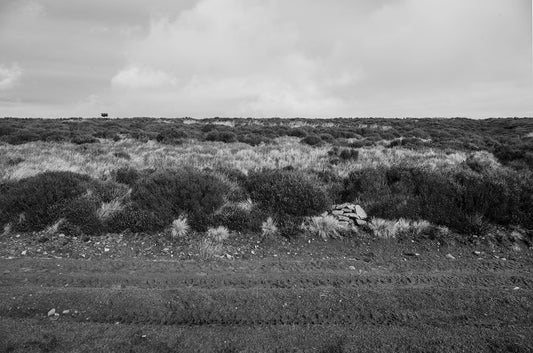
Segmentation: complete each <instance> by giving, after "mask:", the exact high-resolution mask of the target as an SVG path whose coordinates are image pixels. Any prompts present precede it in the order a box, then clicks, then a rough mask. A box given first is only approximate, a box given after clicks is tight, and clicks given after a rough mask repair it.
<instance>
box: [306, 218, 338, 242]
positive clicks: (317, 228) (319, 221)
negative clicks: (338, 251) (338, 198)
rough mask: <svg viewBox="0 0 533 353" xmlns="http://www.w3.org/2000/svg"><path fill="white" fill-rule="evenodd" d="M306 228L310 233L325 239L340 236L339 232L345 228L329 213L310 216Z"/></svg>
mask: <svg viewBox="0 0 533 353" xmlns="http://www.w3.org/2000/svg"><path fill="white" fill-rule="evenodd" d="M306 228H307V230H308V231H309V232H310V233H311V234H313V235H318V236H319V237H321V238H322V239H323V240H325V241H327V240H328V239H338V238H341V234H340V232H341V231H342V230H344V229H345V227H344V226H343V225H342V224H341V223H340V222H339V220H338V219H336V218H335V217H333V216H331V215H327V216H324V217H323V216H317V217H311V218H310V219H309V221H308V223H307V225H306Z"/></svg>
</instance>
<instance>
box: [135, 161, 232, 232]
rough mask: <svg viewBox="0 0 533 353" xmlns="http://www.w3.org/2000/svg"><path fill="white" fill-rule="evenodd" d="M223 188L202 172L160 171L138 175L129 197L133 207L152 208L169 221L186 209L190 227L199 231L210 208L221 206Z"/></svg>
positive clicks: (217, 181) (225, 189) (208, 219)
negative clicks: (143, 175) (148, 174)
mask: <svg viewBox="0 0 533 353" xmlns="http://www.w3.org/2000/svg"><path fill="white" fill-rule="evenodd" d="M226 192H227V186H226V185H225V184H224V183H222V182H221V181H220V180H219V179H218V178H215V177H214V176H212V175H210V174H208V173H205V172H199V171H195V170H183V171H179V172H172V171H162V172H156V173H154V174H152V175H150V176H147V177H144V178H142V179H140V180H139V181H138V182H137V183H136V184H135V185H134V187H133V191H132V195H131V199H132V201H133V204H134V205H135V208H136V209H139V210H149V211H151V212H154V213H155V214H157V216H158V217H159V218H161V219H164V220H168V221H169V223H170V221H172V219H174V218H177V217H178V216H179V215H180V214H182V213H186V214H187V215H188V218H189V222H190V225H191V227H192V228H193V229H195V230H200V231H203V230H205V229H206V228H207V226H209V225H210V217H211V216H212V215H213V213H214V211H215V210H216V209H218V208H219V207H220V206H222V204H223V202H224V195H225V194H226Z"/></svg>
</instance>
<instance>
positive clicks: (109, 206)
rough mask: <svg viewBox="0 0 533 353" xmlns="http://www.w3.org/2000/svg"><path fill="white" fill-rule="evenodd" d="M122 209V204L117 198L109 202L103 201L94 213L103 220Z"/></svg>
mask: <svg viewBox="0 0 533 353" xmlns="http://www.w3.org/2000/svg"><path fill="white" fill-rule="evenodd" d="M122 210H124V205H123V204H122V202H121V201H120V200H119V199H115V200H111V201H110V202H103V203H102V204H101V205H100V208H98V210H97V211H96V215H97V216H98V218H99V219H100V220H101V221H105V220H106V219H109V218H110V217H111V216H113V215H114V214H117V213H118V212H121V211H122Z"/></svg>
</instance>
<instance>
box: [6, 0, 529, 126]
mask: <svg viewBox="0 0 533 353" xmlns="http://www.w3.org/2000/svg"><path fill="white" fill-rule="evenodd" d="M531 15H532V11H531V0H364V1H363V0H333V1H322V0H181V1H172V0H161V1H144V0H120V1H116V0H113V1H110V0H92V1H81V0H33V1H25V0H22V1H21V0H0V48H1V49H0V116H21V117H22V116H34V117H40V116H54V117H56V116H57V117H68V116H86V117H90V116H96V115H98V114H99V113H100V112H108V113H109V114H110V115H111V116H167V117H172V116H176V117H183V116H195V117H213V116H231V117H233V116H243V117H248V116H256V117H271V116H284V117H294V116H301V117H337V116H345V117H349V116H390V117H395V116H470V117H490V116H533V89H532V87H533V86H532V56H531V43H532V34H531Z"/></svg>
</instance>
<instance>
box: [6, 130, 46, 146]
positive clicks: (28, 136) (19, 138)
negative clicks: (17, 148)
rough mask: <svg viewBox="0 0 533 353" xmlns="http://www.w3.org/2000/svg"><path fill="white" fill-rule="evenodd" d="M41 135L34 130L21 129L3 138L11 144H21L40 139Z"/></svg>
mask: <svg viewBox="0 0 533 353" xmlns="http://www.w3.org/2000/svg"><path fill="white" fill-rule="evenodd" d="M39 139H40V136H39V135H38V134H36V133H34V132H32V131H27V130H19V131H17V132H15V133H13V134H11V135H6V136H4V137H3V140H4V141H6V142H7V143H9V144H11V145H21V144H23V143H28V142H33V141H39Z"/></svg>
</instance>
